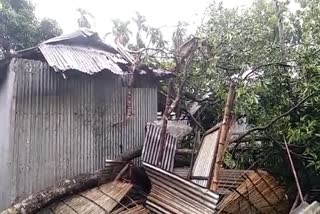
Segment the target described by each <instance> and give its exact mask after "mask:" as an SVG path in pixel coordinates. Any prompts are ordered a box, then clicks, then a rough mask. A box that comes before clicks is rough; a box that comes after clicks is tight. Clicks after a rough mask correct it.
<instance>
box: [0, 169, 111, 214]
mask: <svg viewBox="0 0 320 214" xmlns="http://www.w3.org/2000/svg"><path fill="white" fill-rule="evenodd" d="M103 176H105V175H104V174H103V173H101V172H100V171H97V172H96V173H94V174H82V175H79V176H76V177H74V178H72V179H66V180H64V181H62V182H60V183H58V184H57V185H55V186H52V187H49V188H47V189H45V190H43V191H41V192H38V193H35V194H33V195H30V196H29V197H28V198H26V199H25V200H23V201H22V202H21V203H18V204H15V205H14V206H12V207H10V208H8V209H6V210H4V211H3V212H2V214H16V213H35V212H37V211H39V210H40V209H41V208H43V207H46V206H48V205H49V204H51V203H53V202H55V201H56V200H59V199H61V198H63V197H65V196H67V195H70V194H74V193H77V192H81V191H84V190H87V189H89V188H93V187H95V186H97V185H98V183H99V181H101V180H102V179H103Z"/></svg>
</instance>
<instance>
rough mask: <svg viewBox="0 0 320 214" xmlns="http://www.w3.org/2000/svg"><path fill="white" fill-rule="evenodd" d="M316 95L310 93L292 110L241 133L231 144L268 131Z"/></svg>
mask: <svg viewBox="0 0 320 214" xmlns="http://www.w3.org/2000/svg"><path fill="white" fill-rule="evenodd" d="M315 94H316V93H312V94H310V95H309V96H307V97H305V98H304V99H302V100H301V101H300V102H299V103H298V104H297V105H295V106H293V107H292V108H290V109H289V110H288V111H286V112H285V113H283V114H281V115H279V116H278V117H276V118H274V119H272V120H271V121H270V122H269V123H268V124H266V125H265V126H260V127H255V128H252V129H249V130H248V131H246V132H245V133H243V134H242V135H240V136H239V137H238V138H236V139H234V140H233V141H232V142H238V141H240V140H241V139H242V138H244V137H245V136H247V135H248V134H250V133H252V132H255V131H263V130H265V129H268V128H269V127H270V126H272V125H273V124H274V123H275V122H277V121H278V120H280V119H281V118H283V117H285V116H287V115H289V114H290V113H291V112H292V111H294V110H296V109H297V108H299V107H300V106H301V105H302V104H303V103H304V102H306V101H307V100H308V99H309V98H311V97H313V96H314V95H315Z"/></svg>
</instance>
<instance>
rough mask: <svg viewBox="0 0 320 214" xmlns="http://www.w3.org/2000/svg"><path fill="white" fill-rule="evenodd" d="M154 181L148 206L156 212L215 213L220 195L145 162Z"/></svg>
mask: <svg viewBox="0 0 320 214" xmlns="http://www.w3.org/2000/svg"><path fill="white" fill-rule="evenodd" d="M143 165H144V167H145V170H146V173H147V174H148V177H149V179H150V180H151V183H152V188H151V192H150V193H149V195H148V197H147V208H148V209H150V210H151V211H152V212H154V213H179V214H188V213H190V214H191V213H192V214H204V213H214V212H215V208H216V205H217V203H218V199H219V195H218V194H217V193H215V192H213V191H211V190H208V189H206V188H203V187H201V186H199V185H197V184H194V183H192V182H190V181H187V180H185V179H183V178H181V177H179V176H177V175H174V174H172V173H170V172H167V171H165V170H162V169H160V168H158V167H155V166H153V165H151V164H147V163H143Z"/></svg>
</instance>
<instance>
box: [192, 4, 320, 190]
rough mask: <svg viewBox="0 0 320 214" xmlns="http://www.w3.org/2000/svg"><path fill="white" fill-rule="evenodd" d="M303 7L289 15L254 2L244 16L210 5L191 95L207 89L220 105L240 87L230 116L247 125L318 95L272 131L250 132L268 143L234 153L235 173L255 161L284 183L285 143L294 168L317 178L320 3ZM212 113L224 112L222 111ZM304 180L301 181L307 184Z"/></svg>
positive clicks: (284, 8)
mask: <svg viewBox="0 0 320 214" xmlns="http://www.w3.org/2000/svg"><path fill="white" fill-rule="evenodd" d="M300 2H302V1H300ZM304 3H305V4H304V5H303V7H304V8H303V10H297V11H290V10H289V9H288V5H287V4H285V3H281V4H280V3H279V4H278V10H279V11H277V9H276V8H275V7H274V6H273V4H272V1H267V0H256V1H254V2H253V4H252V6H251V7H250V8H247V9H244V10H238V9H228V8H224V7H223V5H222V4H216V3H213V4H212V5H211V7H210V10H209V13H208V14H207V15H206V20H207V21H206V22H205V23H204V24H203V26H201V27H200V29H199V32H198V35H199V36H201V37H202V38H204V39H205V41H206V44H205V45H206V49H204V51H203V53H202V55H200V56H199V58H198V59H196V60H195V62H194V63H195V64H194V70H193V74H192V75H191V79H189V81H190V84H188V86H189V89H188V90H190V91H192V92H195V93H199V94H201V93H203V92H205V91H212V92H213V93H215V94H218V95H219V94H220V97H221V98H224V99H225V97H226V91H225V89H226V88H227V84H228V82H230V81H234V82H237V98H236V103H235V113H236V116H237V118H241V119H242V120H245V121H246V123H247V124H248V125H249V127H257V126H264V125H266V124H267V123H268V122H269V121H271V120H272V119H273V118H275V117H277V116H279V115H281V114H283V113H284V112H286V111H288V110H289V109H290V108H292V107H293V106H295V105H297V103H299V102H300V101H301V100H302V99H303V98H304V97H306V96H308V95H310V94H311V93H316V94H315V96H313V97H312V98H310V99H308V100H307V101H306V102H305V103H304V104H303V105H302V106H300V107H299V108H297V109H296V110H295V111H292V112H291V113H290V114H289V115H288V116H286V117H283V118H281V119H280V120H278V121H277V122H276V123H275V124H273V125H272V126H271V127H270V128H268V129H266V130H263V131H260V132H255V133H253V134H257V135H259V136H264V137H265V140H263V141H261V143H259V144H257V143H251V144H249V145H247V146H245V149H242V150H239V151H236V152H234V154H233V158H234V160H235V161H236V162H237V165H238V167H244V168H246V167H249V166H251V165H252V164H254V163H255V164H256V165H258V166H261V167H262V168H265V169H267V170H269V171H272V172H274V173H275V174H277V175H279V176H280V177H282V178H284V179H289V180H290V178H288V176H287V175H288V174H289V175H291V172H290V171H289V170H288V169H289V168H288V162H287V159H286V157H287V156H286V153H285V150H284V146H283V145H284V144H283V142H284V139H286V140H287V141H288V143H289V145H290V146H289V147H290V149H291V150H292V152H293V154H294V155H293V157H294V160H295V163H296V164H297V167H298V170H303V172H304V173H307V174H309V175H315V174H320V165H319V164H320V155H319V149H320V143H319V142H320V135H319V128H320V127H319V125H320V112H319V109H320V108H319V107H320V96H319V95H320V94H319V93H318V91H319V86H320V85H319V84H320V79H319V78H320V75H319V74H320V73H319V72H320V70H319V68H320V67H319V65H320V61H319V57H318V56H317V55H318V54H317V53H318V52H319V50H320V39H319V38H320V35H319V33H320V24H319V23H320V16H319V15H318V14H320V13H319V12H320V8H319V3H320V1H319V0H312V1H307V2H304ZM278 13H279V15H278ZM279 16H280V19H281V22H280V23H279ZM302 23H303V25H302ZM279 25H281V27H282V34H283V38H280V35H281V34H279V32H280V30H279ZM282 49H283V50H282ZM253 70H254V72H253V73H252V74H251V75H249V76H248V77H247V78H246V80H244V77H245V76H246V75H247V74H248V73H250V72H251V71H253ZM197 88H198V89H197ZM199 88H201V90H199ZM217 111H223V109H222V106H221V108H218V109H217ZM270 154H272V157H270ZM267 156H269V157H270V158H268V159H267V160H266V159H265V158H264V157H267ZM228 162H230V160H228ZM300 176H302V174H300ZM291 178H292V176H291ZM287 181H288V180H287ZM308 182H309V180H303V184H305V185H306V184H307V183H308Z"/></svg>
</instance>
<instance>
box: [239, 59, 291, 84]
mask: <svg viewBox="0 0 320 214" xmlns="http://www.w3.org/2000/svg"><path fill="white" fill-rule="evenodd" d="M272 65H277V66H283V67H291V65H288V64H286V63H282V62H275V63H268V64H263V65H259V66H257V67H255V68H253V69H252V70H251V71H250V72H249V73H247V74H246V76H245V77H244V78H243V79H242V80H243V81H245V80H246V79H247V78H248V77H249V76H250V75H251V74H253V73H254V72H256V71H257V70H259V69H261V68H263V67H269V66H272Z"/></svg>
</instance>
